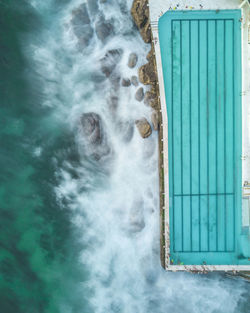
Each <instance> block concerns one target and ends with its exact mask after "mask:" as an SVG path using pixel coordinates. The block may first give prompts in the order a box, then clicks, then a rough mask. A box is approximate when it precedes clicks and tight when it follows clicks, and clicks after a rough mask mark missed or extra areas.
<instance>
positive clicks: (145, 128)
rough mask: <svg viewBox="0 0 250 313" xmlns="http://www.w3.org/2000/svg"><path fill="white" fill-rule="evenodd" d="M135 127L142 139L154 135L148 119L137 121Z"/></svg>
mask: <svg viewBox="0 0 250 313" xmlns="http://www.w3.org/2000/svg"><path fill="white" fill-rule="evenodd" d="M135 125H136V127H137V129H138V131H139V133H140V135H141V136H142V138H147V137H149V136H150V135H151V134H152V128H151V126H150V124H149V122H148V121H147V119H146V118H141V119H139V120H137V121H135Z"/></svg>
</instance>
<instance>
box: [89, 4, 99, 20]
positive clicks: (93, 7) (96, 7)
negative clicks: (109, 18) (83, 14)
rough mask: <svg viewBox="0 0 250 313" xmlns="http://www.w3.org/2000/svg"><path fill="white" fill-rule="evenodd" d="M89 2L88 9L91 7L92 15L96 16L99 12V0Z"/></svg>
mask: <svg viewBox="0 0 250 313" xmlns="http://www.w3.org/2000/svg"><path fill="white" fill-rule="evenodd" d="M87 4H88V9H89V13H90V14H91V15H92V16H96V14H97V13H98V9H99V7H98V1H97V0H87Z"/></svg>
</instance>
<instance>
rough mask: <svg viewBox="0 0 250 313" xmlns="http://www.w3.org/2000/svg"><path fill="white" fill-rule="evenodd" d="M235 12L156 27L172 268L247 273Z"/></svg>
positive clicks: (168, 18) (194, 15)
mask: <svg viewBox="0 0 250 313" xmlns="http://www.w3.org/2000/svg"><path fill="white" fill-rule="evenodd" d="M240 17H241V11H240V10H222V11H219V12H217V11H192V12H187V11H181V12H167V13H166V14H165V15H164V16H162V17H161V19H160V21H159V32H160V44H161V51H162V62H163V68H164V79H165V90H166V103H168V105H167V109H168V117H169V118H168V120H169V126H168V130H169V151H170V153H169V156H170V160H169V163H170V171H169V177H170V178H169V179H170V225H171V226H170V233H171V235H170V237H171V238H170V240H171V247H170V249H171V258H172V260H173V262H174V263H175V264H177V263H178V262H179V263H180V262H183V263H184V264H200V265H201V264H204V263H206V264H213V265H223V264H226V265H230V264H231V265H233V264H236V265H250V259H249V256H250V241H249V240H250V238H249V231H248V229H247V228H246V229H244V228H243V226H242V217H241V212H242V188H241V184H242V178H241V170H242V169H241V167H242V166H241V163H242V161H241V153H242V123H241V95H240V94H241V23H240Z"/></svg>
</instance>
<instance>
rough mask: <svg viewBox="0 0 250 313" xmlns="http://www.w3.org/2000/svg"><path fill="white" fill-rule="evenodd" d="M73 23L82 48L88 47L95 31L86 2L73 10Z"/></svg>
mask: <svg viewBox="0 0 250 313" xmlns="http://www.w3.org/2000/svg"><path fill="white" fill-rule="evenodd" d="M71 24H72V26H73V32H74V34H75V36H76V37H77V38H78V41H79V46H80V48H85V47H87V46H88V44H89V43H90V40H91V38H92V37H93V33H94V31H93V29H92V27H91V24H90V18H89V14H88V10H87V6H86V3H83V4H81V5H80V6H79V8H77V9H75V10H73V11H72V19H71Z"/></svg>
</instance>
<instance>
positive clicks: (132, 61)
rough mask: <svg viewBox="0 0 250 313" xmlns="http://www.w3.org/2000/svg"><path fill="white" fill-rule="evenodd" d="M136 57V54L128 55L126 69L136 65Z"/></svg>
mask: <svg viewBox="0 0 250 313" xmlns="http://www.w3.org/2000/svg"><path fill="white" fill-rule="evenodd" d="M137 61H138V56H137V54H136V53H130V55H129V57H128V67H130V68H134V67H135V66H136V64H137Z"/></svg>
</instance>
